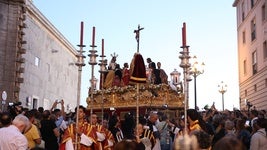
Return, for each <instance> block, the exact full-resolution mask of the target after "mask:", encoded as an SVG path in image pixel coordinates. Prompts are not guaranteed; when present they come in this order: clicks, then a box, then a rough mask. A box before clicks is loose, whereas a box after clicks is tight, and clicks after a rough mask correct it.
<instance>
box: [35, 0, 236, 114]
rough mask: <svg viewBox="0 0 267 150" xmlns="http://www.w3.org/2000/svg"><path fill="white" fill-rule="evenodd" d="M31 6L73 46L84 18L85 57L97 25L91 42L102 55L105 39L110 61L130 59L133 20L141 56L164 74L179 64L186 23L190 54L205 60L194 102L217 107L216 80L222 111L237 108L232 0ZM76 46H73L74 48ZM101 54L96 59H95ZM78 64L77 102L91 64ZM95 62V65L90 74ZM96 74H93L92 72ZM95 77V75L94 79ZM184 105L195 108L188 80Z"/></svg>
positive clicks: (103, 0)
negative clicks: (138, 31)
mask: <svg viewBox="0 0 267 150" xmlns="http://www.w3.org/2000/svg"><path fill="white" fill-rule="evenodd" d="M33 2H34V4H35V6H36V7H37V8H38V9H39V10H40V11H41V12H42V13H43V14H44V15H45V16H46V17H47V18H48V19H49V20H50V22H51V23H52V24H53V25H54V26H55V27H56V28H57V29H58V30H59V31H60V32H61V33H62V34H63V35H64V36H65V37H66V38H67V39H68V40H69V41H70V42H71V43H72V44H73V45H74V46H76V45H77V44H79V40H80V22H81V21H83V22H84V44H85V45H86V47H85V49H84V50H85V51H86V53H85V55H86V56H87V55H88V54H89V52H88V51H89V50H90V48H89V45H90V44H91V38H92V27H93V26H95V27H96V45H97V50H98V54H100V53H101V39H105V55H106V56H107V57H106V58H107V59H108V61H110V59H111V56H110V54H112V53H114V52H115V53H117V54H118V55H119V56H118V58H117V63H119V64H120V65H121V66H122V65H123V63H124V62H128V63H130V61H131V59H132V56H133V54H134V53H135V52H136V40H135V34H134V33H133V31H134V30H135V29H136V28H137V26H138V24H140V26H141V27H144V30H142V31H141V35H140V53H141V54H142V56H143V58H144V59H146V58H148V57H150V58H151V59H152V61H154V62H158V61H160V62H161V63H162V68H163V69H164V70H165V71H166V73H167V74H168V75H169V74H170V73H171V72H172V71H173V70H174V69H175V68H176V69H177V70H178V71H179V72H182V68H180V67H179V65H180V62H181V60H180V59H179V55H180V54H179V52H180V51H182V49H181V48H180V46H181V45H182V25H183V22H186V28H187V45H189V46H190V49H189V51H190V55H191V56H193V55H196V56H197V57H198V60H199V62H204V63H205V65H206V66H205V72H204V74H201V75H199V76H198V77H197V101H198V106H199V107H200V108H203V107H204V105H206V104H209V105H212V103H213V102H215V106H216V107H217V108H218V109H219V110H220V109H222V95H221V94H220V93H219V92H218V84H219V83H220V82H221V81H224V82H225V83H226V84H227V86H228V88H227V92H226V93H225V95H224V101H225V102H224V107H225V109H231V110H232V109H233V106H234V107H237V108H239V88H238V60H237V59H238V57H237V29H236V9H235V8H234V7H232V4H233V2H234V1H233V0H223V1H214V0H204V1H196V0H186V1H182V0H165V1H163V0H153V1H152V0H145V1H144V0H134V1H133V0H75V1H74V0H70V1H66V0H56V1H55V0H33ZM76 47H77V46H76ZM77 49H78V47H77ZM99 59H100V58H98V60H99ZM85 62H86V66H85V67H83V75H82V92H81V104H83V105H84V106H86V102H85V99H86V96H87V90H88V87H90V83H89V80H90V78H91V66H90V65H89V64H88V58H87V59H86V60H85ZM98 70H99V66H95V73H97V72H98ZM95 75H96V77H98V75H97V74H95ZM98 78H99V77H98ZM189 87H190V89H189V107H190V108H193V107H194V83H193V81H191V82H190V84H189Z"/></svg>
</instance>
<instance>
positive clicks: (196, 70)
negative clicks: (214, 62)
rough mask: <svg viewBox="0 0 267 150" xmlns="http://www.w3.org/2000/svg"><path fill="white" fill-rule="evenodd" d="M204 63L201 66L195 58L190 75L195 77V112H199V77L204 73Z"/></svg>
mask: <svg viewBox="0 0 267 150" xmlns="http://www.w3.org/2000/svg"><path fill="white" fill-rule="evenodd" d="M204 66H205V64H204V62H202V63H201V65H199V63H198V61H197V57H196V56H194V57H193V65H192V67H191V71H190V74H191V75H192V76H193V77H194V92H195V94H194V96H195V110H197V76H198V75H200V74H203V73H204Z"/></svg>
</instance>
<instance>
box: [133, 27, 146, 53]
mask: <svg viewBox="0 0 267 150" xmlns="http://www.w3.org/2000/svg"><path fill="white" fill-rule="evenodd" d="M143 29H144V28H140V24H139V25H138V29H137V30H134V33H135V39H136V41H137V53H139V37H140V31H141V30H143Z"/></svg>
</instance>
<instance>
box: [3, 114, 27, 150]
mask: <svg viewBox="0 0 267 150" xmlns="http://www.w3.org/2000/svg"><path fill="white" fill-rule="evenodd" d="M29 124H30V122H29V119H28V118H27V117H25V116H24V115H22V114H19V115H17V116H16V117H15V118H14V120H13V121H12V125H9V126H8V127H3V128H0V149H1V150H26V149H28V141H27V139H26V137H25V136H24V135H23V133H24V132H25V130H26V129H27V128H28V127H29Z"/></svg>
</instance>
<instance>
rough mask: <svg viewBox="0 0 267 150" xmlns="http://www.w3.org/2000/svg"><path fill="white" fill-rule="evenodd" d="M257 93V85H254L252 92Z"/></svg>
mask: <svg viewBox="0 0 267 150" xmlns="http://www.w3.org/2000/svg"><path fill="white" fill-rule="evenodd" d="M256 91H257V84H254V92H256Z"/></svg>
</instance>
